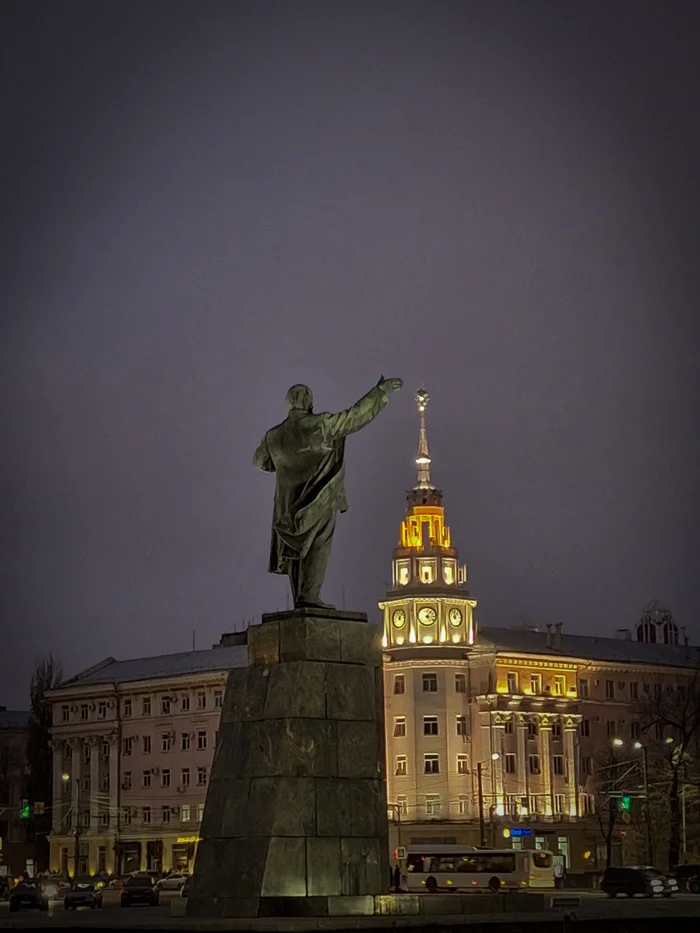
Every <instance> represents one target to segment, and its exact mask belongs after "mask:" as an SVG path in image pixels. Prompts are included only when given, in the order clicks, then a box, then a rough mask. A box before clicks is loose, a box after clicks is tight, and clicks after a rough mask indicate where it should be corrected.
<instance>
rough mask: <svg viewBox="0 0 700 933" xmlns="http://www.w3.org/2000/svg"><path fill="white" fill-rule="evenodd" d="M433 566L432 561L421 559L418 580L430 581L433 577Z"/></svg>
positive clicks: (422, 581)
mask: <svg viewBox="0 0 700 933" xmlns="http://www.w3.org/2000/svg"><path fill="white" fill-rule="evenodd" d="M434 570H435V568H434V566H433V562H432V561H423V562H422V563H421V565H420V582H421V583H432V582H433V579H434Z"/></svg>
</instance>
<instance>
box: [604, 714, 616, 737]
mask: <svg viewBox="0 0 700 933" xmlns="http://www.w3.org/2000/svg"><path fill="white" fill-rule="evenodd" d="M605 731H606V733H607V736H608V738H609V739H611V738H613V736H614V735H615V733H616V732H617V722H616V721H615V720H614V719H608V721H607V722H606V723H605Z"/></svg>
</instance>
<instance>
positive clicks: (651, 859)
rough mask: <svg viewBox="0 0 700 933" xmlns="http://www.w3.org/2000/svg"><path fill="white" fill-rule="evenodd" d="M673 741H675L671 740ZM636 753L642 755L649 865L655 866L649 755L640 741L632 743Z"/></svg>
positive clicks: (620, 743) (615, 743) (621, 743)
mask: <svg viewBox="0 0 700 933" xmlns="http://www.w3.org/2000/svg"><path fill="white" fill-rule="evenodd" d="M671 741H673V739H671ZM624 744H625V743H624V742H623V741H622V739H613V745H617V746H621V745H624ZM632 747H633V748H634V749H635V750H636V751H638V752H639V751H641V753H642V794H643V796H644V823H645V827H646V843H647V856H648V858H649V864H650V865H653V864H654V837H653V835H652V830H651V807H650V806H649V757H648V756H649V753H648V751H647V747H646V745H643V744H642V743H641V742H640V741H639V740H637V741H636V742H633V743H632Z"/></svg>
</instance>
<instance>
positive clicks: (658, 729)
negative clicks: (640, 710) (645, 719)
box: [654, 722, 664, 742]
mask: <svg viewBox="0 0 700 933" xmlns="http://www.w3.org/2000/svg"><path fill="white" fill-rule="evenodd" d="M654 735H655V736H656V738H657V739H658V740H659V742H661V741H663V737H664V726H663V723H661V722H657V723H656V725H655V726H654Z"/></svg>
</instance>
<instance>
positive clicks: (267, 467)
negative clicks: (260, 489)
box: [253, 435, 275, 473]
mask: <svg viewBox="0 0 700 933" xmlns="http://www.w3.org/2000/svg"><path fill="white" fill-rule="evenodd" d="M253 466H254V467H256V469H258V470H262V471H263V473H274V472H275V465H274V463H273V462H272V457H271V456H270V451H269V448H268V446H267V435H265V437H264V438H263V439H262V443H261V444H260V446H259V447H258V449H257V450H256V451H255V456H254V457H253Z"/></svg>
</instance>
